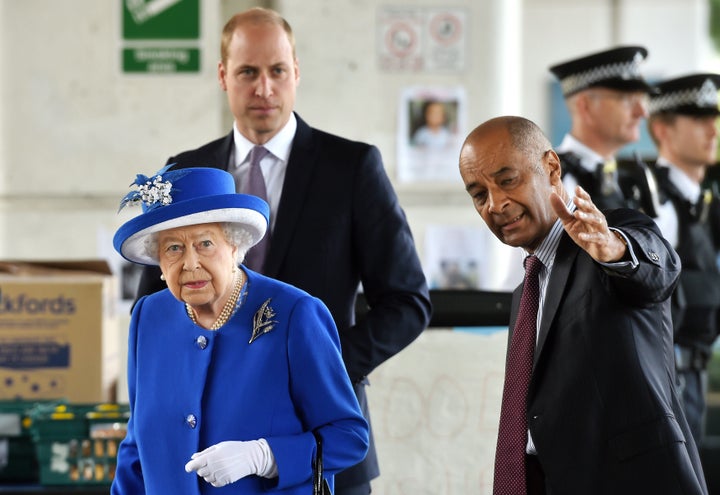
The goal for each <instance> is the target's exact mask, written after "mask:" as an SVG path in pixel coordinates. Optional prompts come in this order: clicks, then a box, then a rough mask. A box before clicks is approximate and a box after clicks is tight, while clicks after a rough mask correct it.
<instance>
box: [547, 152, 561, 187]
mask: <svg viewBox="0 0 720 495" xmlns="http://www.w3.org/2000/svg"><path fill="white" fill-rule="evenodd" d="M544 161H545V167H547V171H548V175H549V176H550V182H551V183H555V181H556V180H557V181H558V182H562V167H561V165H560V157H559V156H558V155H557V153H555V150H547V151H546V152H545V160H544Z"/></svg>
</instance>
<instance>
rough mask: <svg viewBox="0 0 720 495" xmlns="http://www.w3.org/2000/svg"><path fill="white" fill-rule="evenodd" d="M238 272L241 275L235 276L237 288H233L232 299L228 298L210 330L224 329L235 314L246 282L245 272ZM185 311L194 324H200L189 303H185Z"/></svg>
mask: <svg viewBox="0 0 720 495" xmlns="http://www.w3.org/2000/svg"><path fill="white" fill-rule="evenodd" d="M238 271H239V272H240V273H239V275H236V276H235V287H233V290H232V293H231V294H230V297H228V300H227V302H226V303H225V306H223V309H222V311H221V312H220V316H218V318H217V320H215V323H213V324H212V326H211V327H210V328H209V329H210V330H217V329H219V328H220V327H222V326H223V325H224V324H225V323H227V321H228V319H230V316H232V314H233V312H235V305H236V304H237V302H238V298H239V297H240V289H242V286H243V282H244V273H243V271H242V270H238ZM185 310H186V311H187V314H188V316H189V317H190V319H191V320H192V322H193V323H195V324H196V325H197V324H198V322H197V318H196V316H195V310H194V309H193V308H192V306H190V305H189V304H188V303H185Z"/></svg>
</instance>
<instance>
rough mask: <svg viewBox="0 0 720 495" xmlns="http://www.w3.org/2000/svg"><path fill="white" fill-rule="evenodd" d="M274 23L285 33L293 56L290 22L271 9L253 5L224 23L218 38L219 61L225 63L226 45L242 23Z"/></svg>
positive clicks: (293, 43)
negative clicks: (220, 35)
mask: <svg viewBox="0 0 720 495" xmlns="http://www.w3.org/2000/svg"><path fill="white" fill-rule="evenodd" d="M245 23H249V24H261V23H267V24H275V25H277V26H281V27H282V28H283V30H284V31H285V34H287V37H288V41H289V42H290V46H291V47H292V54H293V58H295V57H296V55H295V36H294V35H293V31H292V28H291V27H290V24H289V23H288V22H287V21H286V20H285V18H284V17H283V16H281V15H280V14H278V13H277V12H275V11H274V10H271V9H265V8H262V7H253V8H252V9H249V10H246V11H244V12H240V13H239V14H235V15H234V16H232V17H231V18H230V20H229V21H227V23H226V24H225V26H224V27H223V30H222V38H221V40H220V61H221V62H222V63H223V65H225V62H227V57H228V46H229V45H230V41H231V40H232V37H233V33H235V30H236V29H237V28H238V27H239V26H240V25H242V24H245Z"/></svg>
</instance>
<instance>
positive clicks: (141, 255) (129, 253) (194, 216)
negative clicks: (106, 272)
mask: <svg viewBox="0 0 720 495" xmlns="http://www.w3.org/2000/svg"><path fill="white" fill-rule="evenodd" d="M204 223H240V224H242V226H243V227H244V228H246V229H247V231H248V232H249V233H250V235H251V236H252V243H251V244H250V245H249V246H247V247H248V248H250V247H252V246H254V245H255V244H257V243H258V242H259V241H260V239H262V237H263V236H264V235H265V231H266V229H267V221H266V220H265V217H264V216H263V215H262V213H260V212H258V211H255V210H252V209H250V208H221V209H217V210H208V211H200V212H197V213H191V214H190V215H183V216H181V217H178V218H173V219H170V220H166V221H164V222H160V223H157V224H155V225H151V226H150V227H148V228H145V229H143V230H140V231H138V232H136V233H135V234H133V235H131V236H130V237H128V238H127V239H126V240H125V242H123V244H122V253H123V256H124V257H125V258H127V259H128V260H130V261H134V262H136V263H142V264H144V265H156V264H157V259H156V258H153V257H151V256H149V255H148V253H147V250H146V249H145V242H146V240H147V238H148V237H149V236H150V235H151V234H154V233H156V232H160V231H161V230H169V229H174V228H177V227H186V226H189V225H199V224H204Z"/></svg>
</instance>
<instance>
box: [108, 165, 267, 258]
mask: <svg viewBox="0 0 720 495" xmlns="http://www.w3.org/2000/svg"><path fill="white" fill-rule="evenodd" d="M171 167H172V164H171V165H168V166H166V167H165V168H163V169H162V170H160V171H158V172H157V173H156V174H155V175H154V176H152V177H146V176H144V175H142V174H138V175H137V177H136V179H135V182H133V183H132V184H131V186H133V185H135V186H137V190H135V191H132V192H130V193H128V194H127V195H126V196H125V197H124V198H123V199H122V201H121V202H120V209H122V208H123V207H125V206H127V205H137V204H142V214H140V215H138V216H137V217H135V218H133V219H131V220H129V221H128V222H126V223H125V224H123V225H122V226H121V227H120V228H119V229H118V231H117V232H116V233H115V237H114V238H113V246H114V247H115V249H116V250H117V252H118V253H120V254H121V255H122V257H123V258H125V259H127V260H129V261H132V262H135V263H140V264H143V265H157V264H158V260H157V259H156V258H155V257H153V256H152V255H151V254H150V253H149V252H148V250H147V249H146V244H147V242H148V240H149V238H150V236H151V235H153V234H155V233H157V232H160V231H162V230H168V229H174V228H177V227H186V226H189V225H199V224H204V223H216V222H219V223H226V222H229V223H235V224H240V225H241V226H242V227H243V228H245V230H247V232H248V233H249V234H250V236H251V238H252V241H251V245H250V246H254V245H255V244H257V243H258V242H259V241H260V239H262V237H263V236H264V235H265V231H266V230H267V226H268V219H269V215H270V208H269V207H268V204H267V203H266V202H265V201H264V200H262V199H260V198H258V197H257V196H251V195H249V194H238V193H236V192H235V179H234V178H233V176H232V175H231V174H230V173H228V172H226V171H224V170H220V169H217V168H209V167H198V168H183V169H178V170H169V169H170V168H171ZM250 246H248V247H250Z"/></svg>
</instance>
